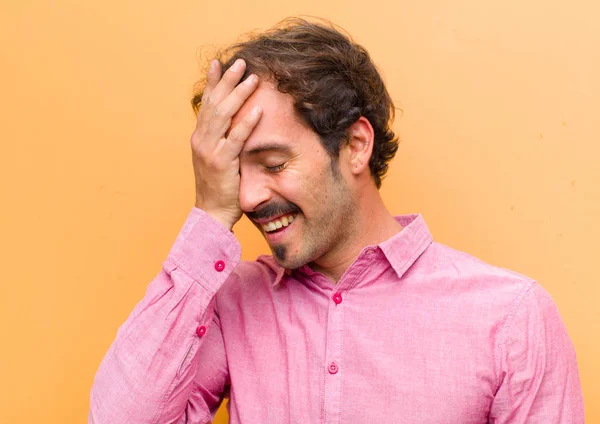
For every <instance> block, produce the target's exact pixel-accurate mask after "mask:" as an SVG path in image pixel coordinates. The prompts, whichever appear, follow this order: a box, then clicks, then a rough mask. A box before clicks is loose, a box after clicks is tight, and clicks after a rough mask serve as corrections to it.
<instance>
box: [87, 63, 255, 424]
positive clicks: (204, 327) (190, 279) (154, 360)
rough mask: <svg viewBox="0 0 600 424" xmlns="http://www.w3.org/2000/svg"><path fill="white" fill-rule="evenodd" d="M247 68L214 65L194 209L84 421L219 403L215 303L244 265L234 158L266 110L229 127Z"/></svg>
mask: <svg viewBox="0 0 600 424" xmlns="http://www.w3.org/2000/svg"><path fill="white" fill-rule="evenodd" d="M245 70H246V64H245V63H244V61H242V60H238V61H236V63H235V64H234V65H233V66H231V67H230V68H229V69H228V70H227V71H226V72H225V73H224V74H223V75H221V66H220V64H219V63H218V62H217V61H213V63H212V64H211V69H210V71H209V73H208V78H207V84H206V88H205V90H204V94H203V97H202V106H201V107H200V110H199V111H198V121H197V123H196V128H195V130H194V133H193V134H192V137H191V147H192V162H193V165H194V176H195V180H196V208H194V209H193V210H192V212H191V213H190V216H189V217H188V220H187V221H186V223H185V225H184V227H183V229H182V231H181V233H180V234H179V236H178V238H177V241H176V242H175V245H174V246H173V249H172V250H171V252H170V254H169V256H168V258H167V260H166V261H165V263H164V265H163V269H162V271H161V272H160V274H159V275H158V276H157V277H156V278H155V279H154V281H153V282H152V283H151V284H150V286H149V287H148V290H147V292H146V295H145V297H144V299H143V300H142V301H141V302H140V303H139V304H138V305H137V306H136V307H135V309H134V310H133V312H132V313H131V315H130V316H129V318H128V319H127V321H126V322H125V323H124V324H123V325H122V326H121V328H120V329H119V331H118V332H117V338H116V340H115V341H114V343H113V344H112V346H111V347H110V349H109V351H108V353H107V354H106V357H105V358H104V360H103V361H102V364H101V365H100V369H99V370H98V373H97V374H96V378H95V381H94V386H93V388H92V393H91V405H90V413H89V418H88V420H89V423H90V424H92V423H94V424H132V423H135V424H165V423H177V424H183V423H192V422H193V423H198V422H208V421H209V420H210V415H211V413H213V412H214V410H215V408H216V407H217V406H218V404H219V403H220V401H221V396H222V392H223V389H224V386H225V384H226V381H227V379H228V374H227V366H226V359H225V351H224V348H223V340H222V338H221V332H220V328H219V325H218V317H216V316H215V315H214V307H215V300H214V299H215V294H216V292H217V290H218V289H219V288H220V287H221V285H222V284H223V283H224V282H225V280H226V279H227V277H228V276H229V275H230V274H231V272H232V271H233V269H234V268H235V267H236V266H237V264H238V262H239V260H240V250H241V249H240V246H239V243H238V242H237V241H236V240H235V238H234V236H233V234H232V233H231V231H230V230H231V228H232V227H233V225H234V224H235V223H236V222H237V221H238V220H239V219H240V218H241V216H242V211H241V209H240V205H239V184H240V170H239V154H240V152H241V150H242V148H243V146H244V142H245V141H246V139H247V138H248V136H249V135H250V133H251V132H252V130H253V129H254V127H255V126H256V124H257V123H258V121H259V120H260V117H261V113H262V110H261V108H260V107H255V108H254V109H253V110H252V111H251V112H250V113H248V114H247V115H246V116H244V117H243V119H242V120H241V121H240V122H239V123H238V124H237V125H236V126H234V127H231V122H232V118H233V116H234V115H235V114H236V113H237V112H238V111H239V109H240V108H241V106H242V105H243V104H244V102H245V101H246V100H247V99H248V97H249V96H250V95H251V94H252V93H253V92H254V90H255V89H256V87H257V85H258V77H257V76H256V75H250V76H249V77H248V78H247V79H246V80H245V81H244V82H242V83H240V80H241V79H242V76H243V75H244V73H245ZM230 127H231V128H230ZM213 320H215V322H216V323H217V324H214V323H213V325H212V326H211V322H212V321H213ZM207 333H208V335H207ZM200 358H201V363H199V359H200Z"/></svg>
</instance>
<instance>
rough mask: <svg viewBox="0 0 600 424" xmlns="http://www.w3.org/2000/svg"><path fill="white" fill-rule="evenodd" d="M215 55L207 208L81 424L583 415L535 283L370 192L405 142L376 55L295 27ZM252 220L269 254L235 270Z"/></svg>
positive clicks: (139, 315)
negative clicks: (239, 229)
mask: <svg viewBox="0 0 600 424" xmlns="http://www.w3.org/2000/svg"><path fill="white" fill-rule="evenodd" d="M223 61H224V63H221V62H220V61H213V62H212V63H211V69H210V71H209V73H208V77H207V80H206V84H205V86H204V89H203V90H201V92H200V93H199V94H198V95H197V96H196V97H195V98H194V100H193V105H194V107H195V110H196V111H197V112H198V121H197V126H196V129H195V131H194V133H193V135H192V139H191V144H192V156H193V165H194V172H195V178H196V205H195V208H193V210H192V211H191V212H190V215H189V217H188V219H187V221H186V223H185V225H184V226H183V229H182V231H181V233H180V234H179V236H178V238H177V240H176V242H175V245H174V246H173V248H172V250H171V252H170V254H169V256H168V258H167V260H166V261H165V262H164V265H163V270H162V271H161V273H160V274H159V275H158V276H157V277H156V279H155V280H154V281H153V282H152V283H151V284H150V286H149V288H148V290H147V293H146V295H145V297H144V299H143V300H142V301H141V302H140V303H139V304H138V305H137V306H136V307H135V309H134V310H133V312H132V314H131V315H130V317H129V318H128V320H127V321H126V322H125V323H124V324H123V326H122V327H121V328H120V329H119V331H118V334H117V338H116V340H115V342H114V343H113V345H112V346H111V347H110V349H109V351H108V353H107V355H106V357H105V358H104V360H103V362H102V364H101V366H100V369H99V371H98V373H97V375H96V379H95V382H94V387H93V389H92V394H91V410H90V414H89V422H90V423H96V424H109V423H110V424H121V423H122V424H125V423H127V424H130V423H136V424H142V423H144V424H145V423H161V424H162V423H188V424H191V423H208V422H210V421H211V420H212V418H213V416H214V413H215V411H216V410H217V408H218V407H219V405H220V404H221V402H222V400H223V399H224V398H225V397H228V398H229V403H228V405H229V413H230V420H231V422H232V423H376V422H377V423H379V422H382V423H463V424H464V423H486V422H490V423H544V424H549V423H582V422H583V420H584V418H583V402H582V395H581V389H580V383H579V376H578V371H577V364H576V358H575V353H574V350H573V346H572V344H571V341H570V340H569V337H568V335H567V333H566V330H565V328H564V325H563V323H562V321H561V319H560V316H559V313H558V311H557V309H556V307H555V305H554V303H553V302H552V300H551V299H550V297H549V295H548V294H547V293H546V292H545V291H544V290H543V289H542V288H541V287H540V286H539V285H538V284H537V283H535V282H533V281H531V280H530V279H528V278H526V277H524V276H521V275H518V274H516V273H513V272H510V271H506V270H503V269H499V268H496V267H493V266H490V265H487V264H484V263H482V262H480V261H478V260H477V259H474V258H472V257H470V256H468V255H466V254H464V253H461V252H457V251H455V250H452V249H450V248H448V247H445V246H443V245H440V244H438V243H435V242H433V241H432V236H431V235H430V233H429V231H428V229H427V226H426V224H425V222H424V219H423V217H421V216H419V215H407V216H400V217H397V218H394V217H393V216H392V215H391V214H390V213H389V212H388V211H387V210H386V208H385V206H384V204H383V201H382V199H381V197H380V195H379V191H378V188H379V186H380V184H381V179H382V177H383V175H384V174H385V172H386V170H387V166H388V163H389V161H390V160H391V158H392V157H393V156H394V154H395V152H396V149H397V138H396V137H395V135H394V133H393V132H392V130H391V128H390V125H391V121H392V119H393V110H394V109H393V104H392V101H391V99H390V96H389V95H388V93H387V91H386V88H385V86H384V84H383V81H382V79H381V77H380V75H379V73H378V71H377V69H376V68H375V66H374V65H373V63H372V61H371V59H370V58H369V55H368V53H367V52H366V51H365V50H364V49H363V48H362V47H360V46H358V45H356V44H355V43H353V42H352V41H350V40H349V39H348V38H347V37H346V36H344V35H343V34H341V33H340V32H338V31H337V30H336V29H334V28H332V27H329V26H327V25H322V24H315V23H310V22H307V21H303V20H297V19H296V20H288V21H286V22H284V23H283V24H281V25H279V26H278V27H275V28H274V29H272V30H270V31H268V32H266V33H264V34H262V35H259V36H257V37H255V38H253V39H251V40H249V41H247V42H244V43H240V44H238V45H235V46H233V47H232V48H230V49H229V50H228V51H226V52H225V54H224V56H223ZM242 214H246V215H247V216H248V218H250V219H251V220H252V222H253V223H254V224H255V225H256V227H257V228H258V230H259V231H260V232H261V234H262V235H263V236H264V237H265V238H266V240H267V242H268V244H269V246H270V248H271V250H272V252H273V256H272V257H271V256H263V257H260V258H259V259H258V260H257V261H256V262H240V245H239V243H238V242H237V241H236V239H235V237H234V235H233V234H232V232H231V229H232V227H233V225H234V224H235V223H236V222H237V221H238V220H239V219H240V217H241V216H242Z"/></svg>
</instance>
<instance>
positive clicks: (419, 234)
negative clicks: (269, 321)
mask: <svg viewBox="0 0 600 424" xmlns="http://www.w3.org/2000/svg"><path fill="white" fill-rule="evenodd" d="M394 218H395V219H396V221H397V222H398V223H399V224H400V225H401V226H402V227H403V228H402V230H401V231H399V232H398V233H397V234H396V235H394V236H392V237H390V238H389V239H387V240H386V241H384V242H382V243H379V245H378V247H379V249H381V251H382V252H383V253H384V255H385V257H386V259H387V260H388V262H389V263H390V265H391V266H392V268H393V269H394V271H395V272H396V275H397V276H398V278H400V277H402V275H404V273H405V272H406V271H407V270H408V268H410V266H411V265H412V264H413V263H414V262H415V261H416V260H417V259H418V258H419V256H421V254H422V253H423V252H424V251H425V249H427V247H428V246H429V245H430V244H431V242H432V241H433V237H432V235H431V233H430V231H429V228H428V227H427V224H426V223H425V219H424V218H423V216H422V215H421V214H411V215H399V216H396V217H394ZM369 247H372V246H366V247H365V249H363V250H366V249H368V248H369ZM259 260H260V261H261V262H263V263H264V264H266V265H268V266H269V267H270V268H271V269H272V270H273V271H275V279H274V281H273V287H276V286H278V285H279V283H280V282H281V280H282V279H283V277H284V275H291V274H292V273H293V272H294V271H293V270H289V269H285V268H283V267H281V266H279V265H278V264H277V262H276V261H275V259H274V258H273V257H272V256H270V255H262V256H260V257H259ZM306 268H308V269H306ZM302 269H303V270H304V271H310V268H309V267H307V266H306V265H305V266H304V267H302Z"/></svg>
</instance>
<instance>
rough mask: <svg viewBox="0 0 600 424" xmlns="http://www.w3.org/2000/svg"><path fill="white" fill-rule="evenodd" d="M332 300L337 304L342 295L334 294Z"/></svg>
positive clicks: (340, 300) (340, 301)
mask: <svg viewBox="0 0 600 424" xmlns="http://www.w3.org/2000/svg"><path fill="white" fill-rule="evenodd" d="M333 301H334V302H335V304H336V305H339V304H340V303H342V295H341V294H340V293H336V294H334V295H333Z"/></svg>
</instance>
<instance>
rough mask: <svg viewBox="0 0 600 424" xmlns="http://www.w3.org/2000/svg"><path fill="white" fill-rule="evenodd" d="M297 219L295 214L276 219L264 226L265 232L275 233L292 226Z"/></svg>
mask: <svg viewBox="0 0 600 424" xmlns="http://www.w3.org/2000/svg"><path fill="white" fill-rule="evenodd" d="M295 217H296V214H295V213H290V214H288V215H283V216H280V217H278V218H275V219H274V220H272V221H269V222H267V223H266V224H263V226H262V228H263V230H264V231H265V233H274V232H277V231H278V230H281V229H282V228H285V227H287V226H288V225H290V224H291V223H292V222H293V221H294V218H295Z"/></svg>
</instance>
